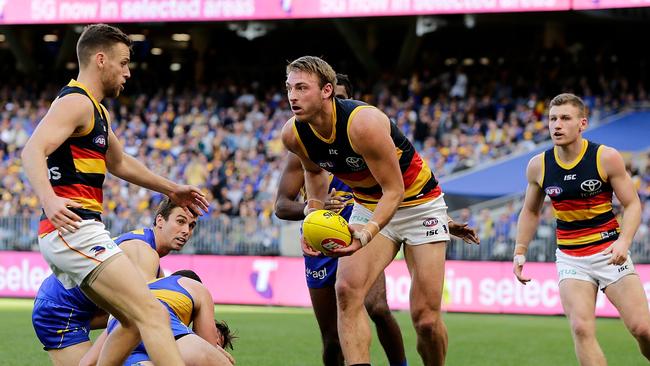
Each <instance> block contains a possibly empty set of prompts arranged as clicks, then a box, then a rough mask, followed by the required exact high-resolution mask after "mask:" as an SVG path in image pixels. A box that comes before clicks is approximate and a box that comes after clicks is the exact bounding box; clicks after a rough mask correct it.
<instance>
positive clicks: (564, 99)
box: [549, 93, 587, 118]
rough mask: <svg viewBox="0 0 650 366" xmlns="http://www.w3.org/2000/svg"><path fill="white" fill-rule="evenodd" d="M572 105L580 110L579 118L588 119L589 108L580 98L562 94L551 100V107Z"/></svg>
mask: <svg viewBox="0 0 650 366" xmlns="http://www.w3.org/2000/svg"><path fill="white" fill-rule="evenodd" d="M565 104H571V105H572V106H574V107H576V108H578V117H580V118H586V117H587V107H586V106H585V102H584V101H583V100H582V99H580V97H579V96H577V95H575V94H571V93H562V94H559V95H557V96H555V98H553V99H552V100H551V103H550V104H549V108H550V107H559V106H561V105H565Z"/></svg>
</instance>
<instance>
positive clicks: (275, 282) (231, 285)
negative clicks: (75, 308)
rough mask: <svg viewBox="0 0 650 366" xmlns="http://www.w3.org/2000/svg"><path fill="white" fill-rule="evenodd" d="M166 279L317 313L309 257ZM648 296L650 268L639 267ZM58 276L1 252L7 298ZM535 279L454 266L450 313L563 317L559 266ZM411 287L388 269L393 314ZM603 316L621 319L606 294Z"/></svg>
mask: <svg viewBox="0 0 650 366" xmlns="http://www.w3.org/2000/svg"><path fill="white" fill-rule="evenodd" d="M161 266H162V267H163V270H164V271H165V273H167V274H169V273H171V272H174V271H176V270H179V269H192V270H194V271H196V272H197V273H198V274H199V276H201V278H202V280H203V283H204V284H205V285H206V286H207V287H208V289H209V290H210V292H211V293H212V296H213V297H214V300H215V302H216V303H219V304H249V305H278V306H303V307H308V306H311V303H310V300H309V294H308V292H307V286H306V284H305V267H304V264H303V259H302V258H288V257H248V256H247V257H231V256H211V255H170V256H168V257H165V258H163V259H162V261H161ZM635 268H636V270H637V272H638V273H639V275H640V276H641V280H642V282H643V286H644V288H645V289H646V296H648V292H650V265H646V264H639V265H636V266H635ZM50 273H51V272H50V270H49V268H48V266H47V264H46V263H45V261H44V260H43V258H42V257H41V255H40V253H37V252H0V297H34V296H35V295H36V292H37V291H38V288H39V286H40V284H41V282H42V281H43V279H44V278H45V277H46V276H48V275H49V274H50ZM525 274H526V275H527V276H530V277H531V278H532V279H533V280H532V281H531V282H529V283H528V284H527V285H526V286H523V285H521V284H519V282H517V280H516V279H515V278H514V276H513V274H512V265H511V263H510V262H464V261H448V262H447V264H446V273H445V275H446V277H445V289H444V292H443V309H444V310H445V311H449V312H477V313H508V314H540V315H543V314H562V313H563V311H562V305H561V303H560V295H559V292H558V286H557V275H556V271H555V264H554V263H527V264H526V267H525ZM410 286H411V281H410V278H409V275H408V270H407V269H406V265H405V263H404V262H403V261H395V262H393V263H392V264H391V265H390V266H389V267H388V268H387V269H386V294H387V297H388V303H389V305H390V307H391V308H392V309H400V310H405V309H408V306H409V303H408V299H409V289H410ZM596 314H597V315H599V316H609V317H616V316H618V313H617V312H616V309H615V308H614V307H613V306H612V305H611V304H610V303H609V301H608V300H607V299H606V298H605V296H603V295H602V293H600V292H599V294H598V299H597V303H596Z"/></svg>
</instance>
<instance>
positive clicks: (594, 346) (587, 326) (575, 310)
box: [559, 278, 607, 365]
mask: <svg viewBox="0 0 650 366" xmlns="http://www.w3.org/2000/svg"><path fill="white" fill-rule="evenodd" d="M559 287H560V299H561V300H562V307H563V308H564V313H565V314H566V316H567V318H568V319H569V324H570V326H571V335H572V337H573V343H574V347H575V352H576V357H577V358H578V362H579V363H580V364H581V365H606V364H607V361H606V360H605V355H604V354H603V351H602V349H601V348H600V345H599V344H598V340H597V339H596V315H595V311H596V294H597V292H598V288H597V287H596V285H595V284H594V283H591V282H589V281H584V280H578V279H573V278H567V279H564V280H562V281H560V285H559Z"/></svg>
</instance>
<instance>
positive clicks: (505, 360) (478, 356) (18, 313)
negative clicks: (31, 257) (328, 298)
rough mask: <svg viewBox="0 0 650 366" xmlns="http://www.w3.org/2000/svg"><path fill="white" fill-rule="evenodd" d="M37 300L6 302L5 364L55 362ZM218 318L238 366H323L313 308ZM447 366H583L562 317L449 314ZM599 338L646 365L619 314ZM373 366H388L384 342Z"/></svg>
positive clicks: (406, 328) (610, 354)
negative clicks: (45, 344) (37, 317)
mask: <svg viewBox="0 0 650 366" xmlns="http://www.w3.org/2000/svg"><path fill="white" fill-rule="evenodd" d="M31 308H32V301H31V300H16V299H2V300H0V324H2V325H1V326H0V365H3V366H10V365H21V366H22V365H48V364H49V363H48V358H47V354H46V353H45V352H44V351H42V350H41V347H40V344H39V343H38V340H37V339H36V336H35V335H34V331H33V329H32V326H31V321H30V319H31V318H30V314H31ZM215 311H216V314H217V317H218V318H220V319H224V320H226V321H227V322H228V324H229V325H230V326H231V327H232V328H233V329H235V330H236V332H237V334H238V335H239V337H240V338H239V339H237V342H236V343H235V350H234V352H233V355H234V356H235V358H236V360H237V365H244V366H248V365H254V366H267V365H268V366H303V365H319V364H320V340H319V336H318V330H317V327H316V321H315V319H314V317H313V314H312V312H311V309H299V308H276V307H273V308H271V307H252V306H224V305H217V306H216V307H215ZM395 316H396V317H397V320H398V321H399V323H400V325H401V328H402V332H403V334H404V342H405V345H406V349H407V357H408V361H409V364H410V365H420V364H421V362H420V359H419V357H418V355H417V352H416V350H415V333H414V331H413V328H412V326H411V324H410V319H409V315H408V313H405V312H396V313H395ZM445 321H446V324H447V327H448V330H449V353H448V358H447V365H452V366H453V365H463V366H466V365H467V366H469V365H481V366H483V365H498V366H505V365H513V366H515V365H516V366H533V365H539V366H549V365H553V366H564V365H577V362H576V361H575V357H574V355H573V345H572V342H571V336H570V334H569V329H568V323H567V321H566V319H564V318H563V317H538V316H511V315H477V314H446V315H445ZM598 336H599V340H600V343H601V345H602V347H603V350H604V352H605V354H606V355H607V358H608V361H609V364H610V365H626V366H629V365H645V364H647V363H646V362H645V361H644V359H643V358H642V357H641V355H640V353H639V351H638V350H637V346H636V342H635V341H634V339H633V338H632V337H631V336H630V335H629V334H628V333H627V331H626V330H625V328H624V326H623V324H622V323H621V322H620V321H619V320H617V319H599V320H598ZM372 360H373V365H386V364H387V362H386V360H385V358H384V355H383V352H382V350H381V347H380V346H379V342H378V341H377V339H376V338H375V339H374V340H373V344H372Z"/></svg>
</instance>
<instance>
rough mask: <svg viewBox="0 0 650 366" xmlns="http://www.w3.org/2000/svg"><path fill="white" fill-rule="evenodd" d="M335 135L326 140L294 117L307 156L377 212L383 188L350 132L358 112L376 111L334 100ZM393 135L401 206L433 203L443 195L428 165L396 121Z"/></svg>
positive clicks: (307, 124) (352, 101)
mask: <svg viewBox="0 0 650 366" xmlns="http://www.w3.org/2000/svg"><path fill="white" fill-rule="evenodd" d="M332 106H333V110H334V113H333V114H332V134H331V136H329V137H323V136H321V135H320V134H318V132H316V131H315V130H314V129H313V128H312V127H311V126H310V125H309V123H307V122H306V121H298V120H297V119H295V117H294V118H292V120H291V122H292V123H293V127H294V133H295V135H296V137H297V140H298V142H299V143H300V146H301V148H302V150H303V152H304V153H305V155H306V156H307V157H308V158H309V159H310V160H311V161H313V162H314V163H316V164H317V165H318V166H320V167H321V168H323V169H325V170H327V171H329V172H330V173H332V174H334V176H336V177H337V178H339V179H340V180H341V181H343V183H345V184H346V185H348V186H349V187H350V188H351V189H352V192H353V194H354V199H355V201H357V202H359V203H360V204H362V205H364V206H366V207H368V208H369V209H374V207H375V206H376V205H377V202H379V199H380V198H381V196H382V188H381V186H380V185H379V183H377V181H376V180H375V178H374V177H373V175H372V173H371V172H370V169H368V165H367V164H366V162H365V161H364V159H363V157H362V156H361V155H359V154H357V153H356V152H355V151H354V149H353V147H352V143H351V142H350V138H349V135H348V129H349V127H350V122H351V121H352V120H353V118H354V116H355V115H356V113H357V112H359V111H360V110H361V109H364V108H375V107H373V106H370V105H367V104H365V103H363V102H360V101H356V100H351V99H338V98H333V100H332ZM390 126H391V130H390V136H391V138H392V140H393V142H394V144H395V147H396V149H395V153H396V155H397V158H398V159H399V165H400V170H401V173H402V179H403V181H404V200H403V201H402V203H401V204H400V207H408V206H415V205H419V204H422V203H424V202H427V201H430V200H432V199H434V198H436V197H438V196H440V195H441V194H442V191H441V190H440V187H439V186H438V181H437V180H436V177H435V176H434V174H433V172H432V171H431V169H430V168H429V167H428V165H427V163H426V162H425V161H424V160H423V159H422V158H421V157H420V154H418V153H417V151H415V148H414V147H413V144H411V142H410V141H409V140H408V139H407V138H406V136H404V134H403V133H402V132H401V131H400V130H399V128H398V127H397V125H395V123H394V122H393V121H391V123H390Z"/></svg>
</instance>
